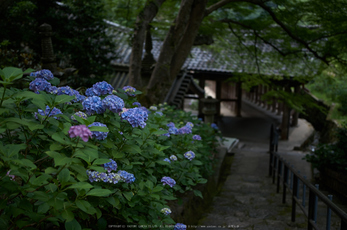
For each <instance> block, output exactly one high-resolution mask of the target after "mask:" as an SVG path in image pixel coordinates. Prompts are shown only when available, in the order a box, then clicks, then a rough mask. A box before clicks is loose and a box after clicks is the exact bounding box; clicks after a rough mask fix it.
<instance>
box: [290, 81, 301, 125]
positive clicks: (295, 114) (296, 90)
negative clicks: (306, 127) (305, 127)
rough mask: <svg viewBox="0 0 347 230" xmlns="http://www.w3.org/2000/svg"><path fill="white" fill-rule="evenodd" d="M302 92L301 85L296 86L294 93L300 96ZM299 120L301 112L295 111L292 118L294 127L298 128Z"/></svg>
mask: <svg viewBox="0 0 347 230" xmlns="http://www.w3.org/2000/svg"><path fill="white" fill-rule="evenodd" d="M299 92H300V85H296V86H295V87H294V93H296V94H298V93H299ZM298 120H299V112H297V111H294V113H293V117H292V124H291V125H292V126H297V125H298Z"/></svg>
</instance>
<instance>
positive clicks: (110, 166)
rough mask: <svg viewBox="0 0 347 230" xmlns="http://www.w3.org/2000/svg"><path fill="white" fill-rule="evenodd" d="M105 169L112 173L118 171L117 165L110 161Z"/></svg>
mask: <svg viewBox="0 0 347 230" xmlns="http://www.w3.org/2000/svg"><path fill="white" fill-rule="evenodd" d="M104 169H106V170H107V172H109V173H110V172H111V171H116V170H117V163H116V162H115V161H114V160H112V159H110V162H107V163H105V164H104Z"/></svg>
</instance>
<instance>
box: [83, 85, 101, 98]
mask: <svg viewBox="0 0 347 230" xmlns="http://www.w3.org/2000/svg"><path fill="white" fill-rule="evenodd" d="M85 95H86V96H87V97H92V96H100V94H99V93H98V92H97V91H96V90H95V89H94V88H93V87H92V88H88V89H87V90H86V92H85Z"/></svg>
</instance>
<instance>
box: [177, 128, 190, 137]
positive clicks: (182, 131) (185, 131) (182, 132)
mask: <svg viewBox="0 0 347 230" xmlns="http://www.w3.org/2000/svg"><path fill="white" fill-rule="evenodd" d="M190 133H192V127H191V126H183V127H181V128H179V129H178V134H181V135H183V134H190Z"/></svg>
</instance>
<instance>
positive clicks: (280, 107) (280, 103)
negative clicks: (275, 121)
mask: <svg viewBox="0 0 347 230" xmlns="http://www.w3.org/2000/svg"><path fill="white" fill-rule="evenodd" d="M277 90H283V88H282V87H279V88H278V89H277ZM282 111H283V102H281V101H279V100H277V115H281V114H282Z"/></svg>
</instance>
